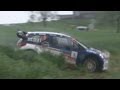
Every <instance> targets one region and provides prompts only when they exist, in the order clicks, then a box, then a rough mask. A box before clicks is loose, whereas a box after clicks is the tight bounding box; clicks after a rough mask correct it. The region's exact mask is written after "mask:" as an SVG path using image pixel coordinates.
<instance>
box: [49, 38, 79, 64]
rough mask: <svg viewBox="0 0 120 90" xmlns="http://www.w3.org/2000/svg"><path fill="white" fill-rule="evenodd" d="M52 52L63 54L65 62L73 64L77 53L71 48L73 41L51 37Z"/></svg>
mask: <svg viewBox="0 0 120 90" xmlns="http://www.w3.org/2000/svg"><path fill="white" fill-rule="evenodd" d="M50 47H51V48H52V52H53V53H55V54H63V55H64V56H65V59H66V61H67V62H69V63H72V64H75V62H76V58H77V53H78V52H77V51H75V49H74V48H73V41H72V39H71V38H69V37H65V36H52V37H51V45H50Z"/></svg>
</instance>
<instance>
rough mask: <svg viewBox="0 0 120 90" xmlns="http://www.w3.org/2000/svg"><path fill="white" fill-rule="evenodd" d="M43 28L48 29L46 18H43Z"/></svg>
mask: <svg viewBox="0 0 120 90" xmlns="http://www.w3.org/2000/svg"><path fill="white" fill-rule="evenodd" d="M43 26H44V27H46V26H47V21H46V18H43Z"/></svg>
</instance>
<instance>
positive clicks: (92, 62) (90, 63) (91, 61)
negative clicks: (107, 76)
mask: <svg viewBox="0 0 120 90" xmlns="http://www.w3.org/2000/svg"><path fill="white" fill-rule="evenodd" d="M84 68H85V71H88V72H97V71H101V70H102V68H101V64H100V62H99V60H98V59H97V58H94V57H89V58H87V59H86V60H85V62H84Z"/></svg>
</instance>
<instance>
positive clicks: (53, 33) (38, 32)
mask: <svg viewBox="0 0 120 90" xmlns="http://www.w3.org/2000/svg"><path fill="white" fill-rule="evenodd" d="M27 33H28V34H40V35H43V34H52V35H60V36H66V37H71V36H69V35H66V34H63V33H57V32H42V31H34V32H27Z"/></svg>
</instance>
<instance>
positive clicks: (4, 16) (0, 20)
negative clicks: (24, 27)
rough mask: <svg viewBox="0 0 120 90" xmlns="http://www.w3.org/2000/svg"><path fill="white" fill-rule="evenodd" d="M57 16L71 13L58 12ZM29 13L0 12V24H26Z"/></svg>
mask: <svg viewBox="0 0 120 90" xmlns="http://www.w3.org/2000/svg"><path fill="white" fill-rule="evenodd" d="M57 13H58V14H72V11H58V12H57ZM28 18H29V13H28V12H27V11H0V24H11V23H24V22H27V21H28Z"/></svg>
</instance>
